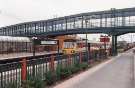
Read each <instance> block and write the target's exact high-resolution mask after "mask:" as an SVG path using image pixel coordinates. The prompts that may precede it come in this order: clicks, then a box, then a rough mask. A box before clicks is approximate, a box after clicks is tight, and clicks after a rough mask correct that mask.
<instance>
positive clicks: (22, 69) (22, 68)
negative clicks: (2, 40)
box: [21, 58, 27, 81]
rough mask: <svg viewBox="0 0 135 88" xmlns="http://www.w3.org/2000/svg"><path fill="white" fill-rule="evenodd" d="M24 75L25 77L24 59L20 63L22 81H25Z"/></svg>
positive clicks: (25, 62) (25, 63)
mask: <svg viewBox="0 0 135 88" xmlns="http://www.w3.org/2000/svg"><path fill="white" fill-rule="evenodd" d="M26 75H27V61H26V58H23V59H22V63H21V78H22V81H24V80H26Z"/></svg>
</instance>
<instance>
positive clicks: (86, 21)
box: [85, 18, 89, 61]
mask: <svg viewBox="0 0 135 88" xmlns="http://www.w3.org/2000/svg"><path fill="white" fill-rule="evenodd" d="M88 20H89V19H87V18H86V19H85V25H86V36H85V37H86V41H85V43H86V46H85V47H86V58H87V61H89V52H88V34H87V23H88Z"/></svg>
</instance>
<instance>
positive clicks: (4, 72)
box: [0, 52, 105, 88]
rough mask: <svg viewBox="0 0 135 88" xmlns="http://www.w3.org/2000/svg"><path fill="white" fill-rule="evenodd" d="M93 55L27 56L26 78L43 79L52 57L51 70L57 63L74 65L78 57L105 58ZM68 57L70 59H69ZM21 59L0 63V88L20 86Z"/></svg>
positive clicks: (63, 65) (100, 55)
mask: <svg viewBox="0 0 135 88" xmlns="http://www.w3.org/2000/svg"><path fill="white" fill-rule="evenodd" d="M91 55H94V56H93V57H90V58H89V59H87V58H86V56H87V55H86V53H85V52H83V53H81V56H80V53H76V54H73V55H56V56H50V57H46V56H38V57H31V58H29V57H28V58H27V60H26V79H28V80H29V79H30V78H31V77H32V78H34V77H41V78H42V79H43V80H45V75H46V72H48V71H50V70H52V68H51V65H52V58H54V59H53V66H54V68H53V70H56V68H57V66H58V65H61V66H62V67H66V66H68V65H69V63H70V65H74V64H75V63H79V62H80V59H81V58H82V61H85V62H88V61H89V60H90V59H93V60H94V59H96V58H98V59H102V58H105V57H104V55H105V54H103V53H102V54H99V52H97V53H91ZM69 58H70V59H69ZM22 65H23V60H22V61H20V62H12V63H7V64H0V88H8V87H9V86H11V85H16V86H17V88H19V87H20V86H21V83H22V80H23V79H22V75H24V74H25V73H23V66H22Z"/></svg>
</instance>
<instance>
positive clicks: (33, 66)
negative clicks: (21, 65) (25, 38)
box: [32, 39, 35, 77]
mask: <svg viewBox="0 0 135 88" xmlns="http://www.w3.org/2000/svg"><path fill="white" fill-rule="evenodd" d="M33 58H35V39H33ZM32 69H33V71H32V74H33V77H35V62H34V63H33V65H32Z"/></svg>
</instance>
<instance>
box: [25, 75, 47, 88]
mask: <svg viewBox="0 0 135 88" xmlns="http://www.w3.org/2000/svg"><path fill="white" fill-rule="evenodd" d="M44 87H45V82H44V81H43V80H42V79H41V78H38V77H36V78H33V79H32V78H31V79H29V80H26V81H23V82H22V88H44Z"/></svg>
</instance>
